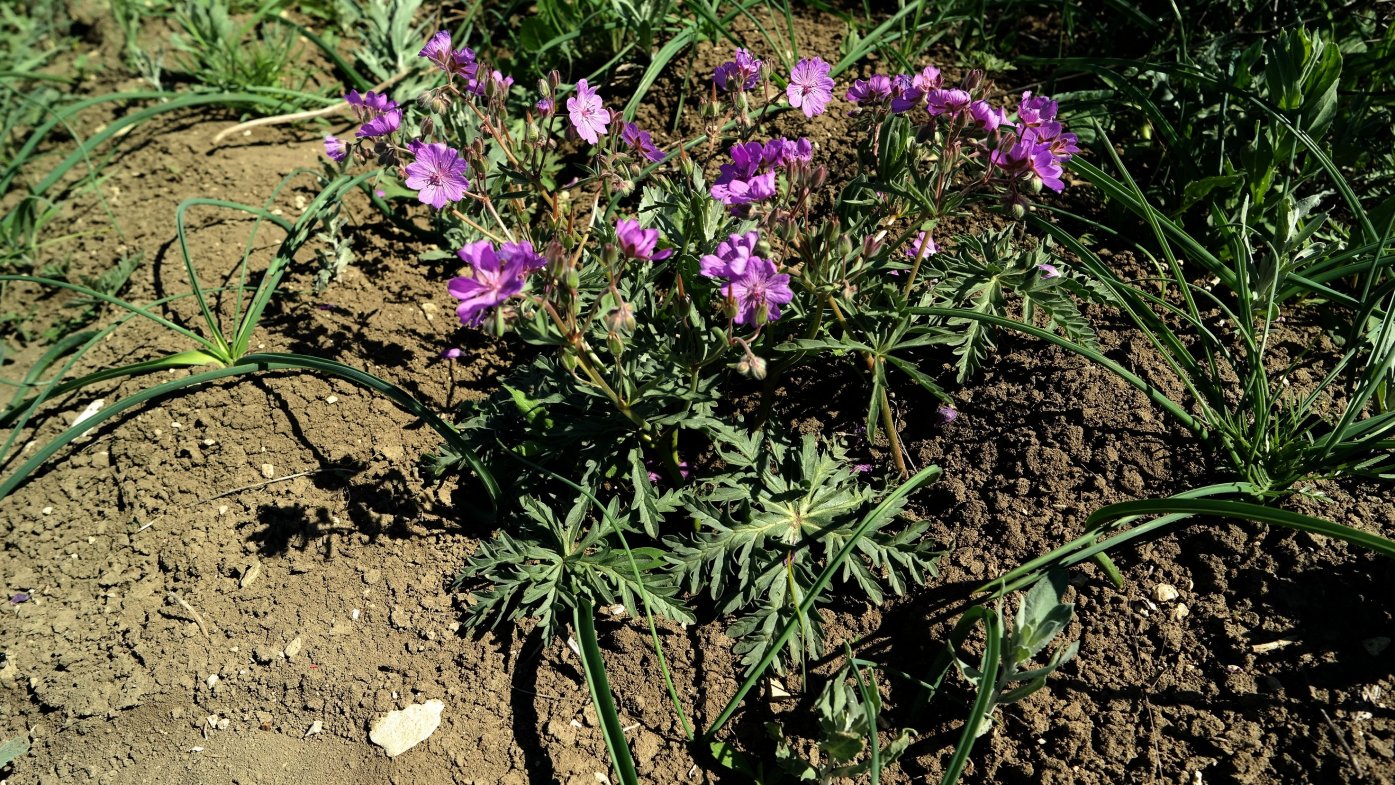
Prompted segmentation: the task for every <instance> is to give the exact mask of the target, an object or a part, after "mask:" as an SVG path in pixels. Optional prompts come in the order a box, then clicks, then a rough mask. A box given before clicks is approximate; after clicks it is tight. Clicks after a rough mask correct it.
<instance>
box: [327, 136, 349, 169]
mask: <svg viewBox="0 0 1395 785" xmlns="http://www.w3.org/2000/svg"><path fill="white" fill-rule="evenodd" d="M325 155H327V156H329V157H330V160H332V161H334V162H336V163H338V162H339V161H343V160H344V159H345V158H348V157H349V149H348V148H347V147H345V146H344V140H342V139H340V138H338V137H335V136H326V137H325Z"/></svg>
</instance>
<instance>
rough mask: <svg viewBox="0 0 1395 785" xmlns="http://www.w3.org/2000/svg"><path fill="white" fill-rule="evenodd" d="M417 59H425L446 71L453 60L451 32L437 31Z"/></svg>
mask: <svg viewBox="0 0 1395 785" xmlns="http://www.w3.org/2000/svg"><path fill="white" fill-rule="evenodd" d="M417 57H425V58H426V59H428V60H430V61H431V62H433V63H435V64H436V65H438V66H440V67H441V68H442V69H445V68H446V67H447V64H448V63H450V62H451V60H452V58H451V49H450V32H449V31H446V30H437V31H436V33H435V34H434V35H432V36H431V38H430V39H429V40H428V41H427V42H426V46H423V47H422V48H421V51H420V52H417Z"/></svg>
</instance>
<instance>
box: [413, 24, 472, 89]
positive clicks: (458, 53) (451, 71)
mask: <svg viewBox="0 0 1395 785" xmlns="http://www.w3.org/2000/svg"><path fill="white" fill-rule="evenodd" d="M417 57H425V58H426V59H427V60H430V61H431V62H432V63H435V64H436V67H437V68H440V69H441V70H442V71H445V72H446V74H447V75H448V76H450V77H451V78H452V79H454V78H455V77H456V76H459V75H464V76H466V77H473V76H474V72H475V52H474V50H472V49H471V48H470V47H468V46H464V47H461V48H459V49H452V48H451V40H450V33H449V32H447V31H445V30H437V31H436V33H435V34H434V35H432V36H431V38H430V39H429V40H428V41H427V42H426V46H423V47H422V48H421V51H420V52H417Z"/></svg>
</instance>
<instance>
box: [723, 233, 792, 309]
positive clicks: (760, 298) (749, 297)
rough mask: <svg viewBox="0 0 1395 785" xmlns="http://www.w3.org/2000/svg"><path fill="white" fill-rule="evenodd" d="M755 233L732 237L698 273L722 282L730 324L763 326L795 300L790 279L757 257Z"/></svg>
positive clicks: (771, 264)
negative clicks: (730, 314) (781, 308)
mask: <svg viewBox="0 0 1395 785" xmlns="http://www.w3.org/2000/svg"><path fill="white" fill-rule="evenodd" d="M759 242H760V234H759V233H758V232H747V233H745V234H733V235H731V236H730V237H728V238H727V239H726V240H724V241H722V242H721V243H719V244H718V245H717V251H716V253H712V254H707V255H706V256H704V257H702V262H701V265H702V266H701V272H702V274H703V275H705V276H707V277H708V278H715V279H718V280H723V281H725V284H724V285H723V286H722V295H723V296H725V297H726V298H727V302H728V303H729V304H730V306H731V309H732V321H734V322H735V323H736V324H743V325H762V324H765V323H767V322H773V321H775V320H776V319H779V318H780V306H782V305H787V304H789V302H790V301H791V300H793V299H794V291H793V290H792V289H790V277H789V275H787V274H785V273H782V272H780V269H779V268H778V267H776V266H775V263H774V262H771V261H769V260H767V259H763V258H761V257H760V256H757V255H756V253H757V245H758V243H759Z"/></svg>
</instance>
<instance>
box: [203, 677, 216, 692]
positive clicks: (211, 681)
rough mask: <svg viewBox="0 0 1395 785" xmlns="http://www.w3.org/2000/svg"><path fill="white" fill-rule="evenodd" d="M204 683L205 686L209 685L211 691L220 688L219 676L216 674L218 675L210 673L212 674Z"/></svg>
mask: <svg viewBox="0 0 1395 785" xmlns="http://www.w3.org/2000/svg"><path fill="white" fill-rule="evenodd" d="M203 683H204V684H207V685H208V688H209V689H210V690H211V689H213V688H214V687H217V686H218V674H216V673H210V674H208V678H207V679H204V682H203Z"/></svg>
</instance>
